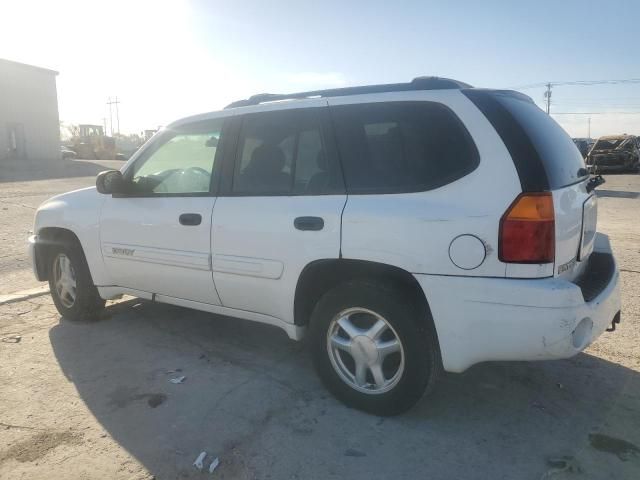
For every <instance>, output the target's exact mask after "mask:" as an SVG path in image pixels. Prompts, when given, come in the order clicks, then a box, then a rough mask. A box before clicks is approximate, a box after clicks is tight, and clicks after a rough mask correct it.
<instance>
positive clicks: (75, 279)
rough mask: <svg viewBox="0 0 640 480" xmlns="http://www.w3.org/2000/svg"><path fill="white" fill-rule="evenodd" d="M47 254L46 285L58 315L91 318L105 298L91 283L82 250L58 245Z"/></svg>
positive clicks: (77, 318) (73, 318)
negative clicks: (47, 278)
mask: <svg viewBox="0 0 640 480" xmlns="http://www.w3.org/2000/svg"><path fill="white" fill-rule="evenodd" d="M49 258H50V266H49V289H50V291H51V297H52V298H53V303H54V304H55V306H56V308H57V309H58V312H59V313H60V315H62V316H63V317H65V318H68V319H70V320H76V321H78V320H93V319H95V318H96V317H97V316H98V314H99V313H100V311H101V310H102V309H103V308H104V305H105V301H104V300H103V299H102V298H100V295H99V294H98V291H97V289H96V287H95V286H94V284H93V281H92V279H91V273H90V272H89V267H88V266H87V262H86V260H85V259H84V255H83V254H82V252H81V251H79V250H78V249H77V248H74V247H71V246H61V247H56V248H55V249H53V251H52V252H51V255H50V256H49Z"/></svg>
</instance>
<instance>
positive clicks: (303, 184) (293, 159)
mask: <svg viewBox="0 0 640 480" xmlns="http://www.w3.org/2000/svg"><path fill="white" fill-rule="evenodd" d="M314 110H316V109H307V110H284V111H277V112H264V113H257V114H252V115H247V116H246V117H245V118H244V119H243V124H242V129H241V133H240V137H239V141H238V154H237V155H238V156H237V161H236V164H235V170H234V174H233V187H232V190H233V192H234V193H236V194H241V195H300V194H302V195H304V194H308V195H314V194H325V193H332V192H336V191H337V190H338V189H339V186H338V184H339V181H340V180H339V174H338V169H337V168H335V166H334V165H333V164H332V163H331V162H329V158H328V157H329V155H328V154H327V149H326V145H325V142H324V136H323V129H322V125H321V120H320V117H319V114H318V112H316V111H314Z"/></svg>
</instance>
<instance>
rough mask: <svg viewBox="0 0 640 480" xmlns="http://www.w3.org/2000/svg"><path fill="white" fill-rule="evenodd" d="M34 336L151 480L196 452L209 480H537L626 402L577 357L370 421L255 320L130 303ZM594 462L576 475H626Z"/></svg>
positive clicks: (462, 384) (443, 393)
mask: <svg viewBox="0 0 640 480" xmlns="http://www.w3.org/2000/svg"><path fill="white" fill-rule="evenodd" d="M50 340H51V344H52V346H53V350H54V352H55V355H56V357H57V360H58V362H59V365H60V367H61V369H62V370H63V372H64V374H65V375H66V377H67V378H68V379H69V380H70V381H71V382H73V383H74V384H75V387H76V389H77V391H78V393H79V395H80V397H81V398H82V400H83V401H84V403H85V404H86V405H87V407H88V408H89V409H90V410H91V412H92V413H93V415H95V417H96V418H97V420H98V421H99V422H100V423H101V424H102V426H103V427H104V428H105V429H106V430H107V431H108V432H109V434H110V435H111V436H112V437H113V439H114V440H115V441H117V442H118V443H119V444H120V445H121V446H122V447H123V448H125V449H126V450H127V451H128V452H130V453H131V454H132V455H133V456H135V457H136V458H137V459H138V460H139V461H140V462H141V463H142V464H143V465H144V466H145V467H146V468H147V469H148V470H149V471H150V472H151V474H153V475H154V476H155V478H158V479H163V478H178V477H180V478H189V477H192V476H193V477H196V476H199V475H202V474H201V473H200V472H198V471H197V470H195V469H194V468H193V466H192V463H193V461H194V460H195V458H196V456H197V455H198V454H199V453H200V452H201V451H207V452H209V453H210V454H213V456H218V457H219V458H220V461H221V465H220V467H219V471H218V470H217V471H216V475H220V477H219V478H255V477H260V478H269V477H271V478H332V477H335V478H392V477H393V478H418V477H420V478H421V477H423V476H424V475H426V474H427V473H428V474H429V475H428V476H429V478H443V479H444V478H483V479H484V478H536V479H538V478H540V476H541V475H542V474H544V473H545V472H546V471H547V470H548V468H549V466H548V465H547V463H546V462H547V460H548V459H549V458H550V457H557V456H563V455H566V456H568V457H567V458H569V457H571V456H574V455H578V453H579V452H581V451H585V449H586V450H588V451H591V450H589V449H592V447H590V445H589V440H588V439H589V434H590V433H593V432H595V431H598V429H601V427H602V426H603V425H604V426H605V430H606V426H607V425H611V422H613V421H614V420H615V419H614V418H613V417H614V412H613V410H614V406H616V407H615V409H616V412H618V411H619V410H620V408H622V406H624V408H629V407H628V406H627V404H628V403H629V401H631V400H629V398H632V397H630V392H631V391H633V392H635V393H636V395H637V393H638V392H640V377H639V376H638V373H637V372H635V371H633V370H631V369H628V368H625V367H623V366H620V365H617V364H615V363H611V362H608V361H606V360H603V359H600V358H598V357H595V356H592V355H589V354H580V355H578V356H577V357H575V358H573V359H570V360H564V361H555V362H535V363H523V362H509V363H487V364H482V365H477V366H475V367H473V368H471V369H470V370H468V371H467V372H465V373H464V374H457V375H456V374H447V375H444V377H443V379H442V380H441V382H440V384H439V385H438V388H437V390H436V391H435V392H434V393H433V394H432V395H431V396H429V397H427V398H424V399H423V400H422V401H421V402H420V403H419V404H418V405H417V406H416V407H415V408H414V409H412V410H411V411H409V412H407V413H406V414H404V415H401V416H398V417H392V418H380V417H375V416H371V415H367V414H364V413H361V412H359V411H355V410H351V409H349V408H347V407H344V406H343V405H342V404H340V403H339V402H337V401H336V400H335V399H334V398H333V397H331V395H330V394H329V393H328V392H327V391H326V390H325V389H324V387H323V386H322V385H321V384H320V382H319V380H318V379H317V377H316V375H315V373H314V371H313V368H312V365H311V362H310V360H309V358H308V355H307V353H306V351H305V344H304V343H296V342H293V341H290V340H289V339H288V338H287V337H286V335H285V334H284V333H283V332H281V331H280V330H278V329H275V328H273V327H269V326H265V325H261V324H256V323H252V322H247V321H243V320H238V319H233V318H228V317H222V316H216V315H210V314H206V313H202V312H196V311H193V310H188V309H182V308H178V307H173V306H167V305H160V304H154V303H150V302H145V301H140V300H132V301H127V302H122V303H119V304H115V305H113V306H111V307H108V308H107V310H106V313H105V315H104V318H103V319H102V320H101V321H98V322H96V323H93V324H80V323H74V322H70V321H67V320H65V319H61V321H60V323H59V324H58V325H56V326H54V327H53V328H52V329H51V330H50ZM182 376H184V377H185V378H184V380H183V382H182V383H177V384H174V383H171V382H170V381H169V380H171V379H175V378H179V377H182ZM633 398H635V402H636V403H635V404H634V405H633V407H634V408H635V410H631V413H632V412H633V411H635V412H636V413H635V416H634V417H630V418H634V420H633V421H632V422H630V423H629V428H630V429H631V430H629V431H631V432H633V431H636V432H637V431H640V429H638V426H639V425H638V423H640V422H639V420H638V415H637V402H638V398H640V396H636V397H633ZM631 413H629V415H630V416H631ZM616 415H617V413H616ZM634 422H635V423H634ZM601 433H607V432H606V431H603V432H601ZM626 440H628V441H633V439H631V438H627V439H626ZM636 441H637V439H636ZM594 451H595V450H594ZM595 454H596V455H600V456H601V457H597V459H598V462H593V465H592V464H591V463H589V462H588V461H587V466H586V467H585V466H584V465H583V466H582V469H583V471H584V470H585V469H586V473H589V468H596V469H597V468H600V469H602V468H605V469H609V468H613V469H615V468H618V467H617V465H618V464H620V465H622V466H623V467H624V468H626V469H627V470H625V472H628V469H629V468H631V469H637V466H638V463H633V462H626V463H625V462H622V461H621V460H620V459H619V458H618V457H616V456H615V455H611V452H609V453H602V452H600V451H597V452H596V453H595ZM364 457H366V458H364ZM598 465H599V466H598ZM205 467H206V465H205ZM605 471H608V470H605ZM614 471H615V470H614ZM633 471H639V472H640V470H633ZM618 478H623V477H622V476H619V477H618Z"/></svg>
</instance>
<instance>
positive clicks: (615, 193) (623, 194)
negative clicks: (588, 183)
mask: <svg viewBox="0 0 640 480" xmlns="http://www.w3.org/2000/svg"><path fill="white" fill-rule="evenodd" d="M596 195H598V197H611V198H631V199H633V198H640V192H628V191H620V190H601V189H597V190H596Z"/></svg>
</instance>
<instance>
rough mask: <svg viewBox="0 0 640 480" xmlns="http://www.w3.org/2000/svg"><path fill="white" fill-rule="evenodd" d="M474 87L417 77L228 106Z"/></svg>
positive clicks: (268, 96) (261, 98)
mask: <svg viewBox="0 0 640 480" xmlns="http://www.w3.org/2000/svg"><path fill="white" fill-rule="evenodd" d="M463 88H473V87H472V86H471V85H468V84H466V83H464V82H460V81H458V80H452V79H450V78H442V77H416V78H414V79H413V80H411V81H410V82H409V83H389V84H383V85H363V86H360V87H344V88H331V89H328V90H313V91H310V92H298V93H288V94H277V93H260V94H258V95H253V96H252V97H249V98H248V99H247V100H238V101H236V102H233V103H230V104H229V105H227V106H226V107H225V109H226V108H236V107H247V106H249V105H259V104H261V103H264V102H275V101H278V100H293V99H302V98H313V97H344V96H347V95H363V94H366V93H383V92H406V91H411V90H460V89H463Z"/></svg>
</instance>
